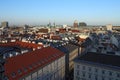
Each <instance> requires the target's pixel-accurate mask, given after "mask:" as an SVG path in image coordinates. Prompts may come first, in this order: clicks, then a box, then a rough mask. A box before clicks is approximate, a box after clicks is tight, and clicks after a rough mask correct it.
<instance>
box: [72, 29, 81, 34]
mask: <svg viewBox="0 0 120 80" xmlns="http://www.w3.org/2000/svg"><path fill="white" fill-rule="evenodd" d="M71 31H72V32H77V33H79V32H80V31H79V30H71Z"/></svg>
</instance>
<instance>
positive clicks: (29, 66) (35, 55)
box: [5, 47, 64, 80]
mask: <svg viewBox="0 0 120 80" xmlns="http://www.w3.org/2000/svg"><path fill="white" fill-rule="evenodd" d="M62 56H64V53H62V52H61V51H59V50H58V49H55V48H52V47H46V48H42V49H39V50H35V51H32V52H28V53H25V54H22V55H18V56H15V57H11V58H8V59H6V63H5V74H6V75H7V76H8V78H9V80H18V79H20V78H21V77H23V76H25V75H27V74H29V73H30V72H32V71H34V70H36V69H38V68H41V67H43V66H45V65H47V64H49V63H50V62H52V61H55V60H56V59H58V58H60V57H62Z"/></svg>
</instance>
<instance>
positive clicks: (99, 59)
mask: <svg viewBox="0 0 120 80" xmlns="http://www.w3.org/2000/svg"><path fill="white" fill-rule="evenodd" d="M75 61H87V62H92V63H98V64H103V65H109V66H116V67H120V63H119V62H120V56H118V55H108V54H101V53H95V52H88V53H87V54H84V55H82V56H80V57H78V58H76V59H75Z"/></svg>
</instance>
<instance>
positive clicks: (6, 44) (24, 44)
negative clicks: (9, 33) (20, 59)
mask: <svg viewBox="0 0 120 80" xmlns="http://www.w3.org/2000/svg"><path fill="white" fill-rule="evenodd" d="M0 46H2V47H10V46H11V47H12V46H19V47H22V48H35V49H37V48H38V47H43V45H40V44H33V43H27V42H21V41H16V42H9V43H1V44H0Z"/></svg>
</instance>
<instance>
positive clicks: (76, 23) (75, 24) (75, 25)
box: [73, 20, 78, 28]
mask: <svg viewBox="0 0 120 80" xmlns="http://www.w3.org/2000/svg"><path fill="white" fill-rule="evenodd" d="M73 27H74V28H78V21H77V20H75V21H74V23H73Z"/></svg>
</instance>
